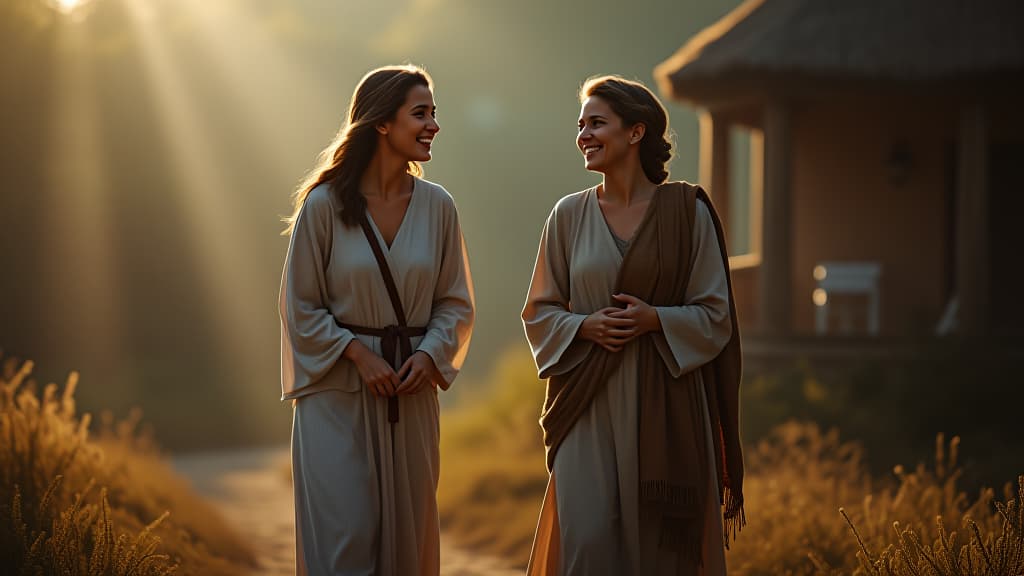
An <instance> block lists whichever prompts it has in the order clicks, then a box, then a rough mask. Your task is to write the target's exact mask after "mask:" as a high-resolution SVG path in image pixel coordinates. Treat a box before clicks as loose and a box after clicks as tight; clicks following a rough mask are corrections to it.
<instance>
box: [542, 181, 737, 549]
mask: <svg viewBox="0 0 1024 576" xmlns="http://www.w3.org/2000/svg"><path fill="white" fill-rule="evenodd" d="M698 198H699V199H700V200H701V201H703V202H704V203H705V204H707V207H708V209H709V211H710V212H711V216H712V219H713V220H714V223H715V231H716V233H717V236H718V243H719V246H720V247H721V252H722V259H723V262H724V264H725V270H726V275H727V276H728V271H729V265H728V255H727V252H726V246H725V237H724V234H723V229H722V224H721V221H720V220H719V218H718V215H717V213H716V212H715V210H714V207H713V206H712V204H711V200H710V198H708V196H707V194H706V193H705V192H704V190H703V189H701V188H700V187H699V186H694V185H691V184H688V183H685V182H673V183H669V184H664V185H662V186H660V187H659V188H658V189H657V190H656V192H655V194H654V197H653V198H652V199H651V202H652V203H653V204H652V206H650V207H649V208H648V210H647V214H646V216H645V217H644V220H643V221H642V222H641V224H640V227H639V229H638V230H637V233H636V235H635V236H634V239H633V241H632V243H631V244H630V247H629V249H628V250H627V252H626V254H625V256H624V257H623V261H622V267H621V268H620V269H619V273H618V277H617V280H616V286H617V292H621V293H625V294H632V295H633V296H636V297H638V298H640V299H641V300H643V301H644V302H646V303H648V304H650V305H651V306H679V305H682V304H684V295H685V291H686V287H687V285H688V284H689V276H690V269H691V262H690V253H691V244H692V236H693V234H692V230H693V219H694V214H695V208H696V204H695V203H696V201H697V199H698ZM728 282H729V312H730V316H731V322H732V336H731V338H730V340H729V342H728V343H727V344H726V346H725V348H724V349H723V350H722V352H721V353H720V354H719V355H718V356H717V357H716V358H715V359H714V360H713V361H711V362H709V363H708V364H705V365H704V366H702V367H701V368H700V371H701V375H702V380H703V382H704V393H705V396H706V398H707V403H708V412H709V414H710V417H711V422H710V429H711V431H712V435H713V438H712V440H713V445H714V448H715V462H716V464H717V469H718V473H719V475H718V488H719V494H720V495H721V503H722V504H723V505H724V506H725V542H726V546H728V543H729V540H730V537H732V538H735V536H736V532H737V531H738V530H739V528H741V527H742V526H743V524H745V523H746V518H745V517H744V513H743V489H742V482H743V454H742V451H741V448H740V435H739V381H740V371H741V357H740V337H739V327H738V325H737V322H736V307H735V304H734V303H733V297H732V279H731V278H729V279H728ZM638 346H639V355H638V372H639V373H638V374H637V381H638V382H639V384H640V391H639V394H640V430H639V447H638V448H639V456H640V469H639V474H640V493H641V521H642V522H655V523H657V526H658V527H659V530H658V533H659V534H660V541H659V545H660V546H662V547H666V548H670V549H673V550H676V551H678V552H679V553H680V554H681V555H682V556H683V557H686V558H690V559H695V560H697V561H698V562H699V559H700V549H701V541H702V539H703V534H702V532H703V522H702V521H701V520H702V514H703V510H705V503H706V498H707V497H708V495H707V494H706V492H707V490H706V486H707V480H706V479H707V474H708V472H707V468H706V464H707V462H708V454H707V450H706V446H707V438H706V428H705V422H704V415H703V413H702V411H701V410H700V405H701V404H700V397H699V395H698V394H699V390H698V389H697V387H696V385H694V382H695V380H696V378H695V375H694V372H690V373H687V374H683V375H681V376H680V377H679V378H673V377H672V376H671V374H670V373H669V371H668V368H667V367H666V366H665V363H664V361H662V359H661V358H660V356H659V353H658V351H657V349H656V347H655V343H654V336H653V335H652V334H649V335H644V336H642V337H641V338H640V339H639V340H638ZM620 360H621V357H620V356H619V355H618V354H613V353H610V352H608V351H607V350H605V349H604V348H601V347H600V346H594V347H592V348H591V350H590V352H589V353H588V355H587V357H586V358H585V359H584V360H583V362H582V363H580V364H579V365H578V366H576V367H575V368H574V369H572V370H571V371H569V372H568V373H566V374H561V375H556V376H552V377H551V378H550V379H548V385H547V394H546V398H545V400H544V410H543V412H542V414H541V419H540V424H541V427H542V428H543V430H544V445H545V447H546V449H547V466H548V470H551V469H552V467H553V465H554V458H555V452H556V451H557V449H558V446H559V445H560V444H561V442H562V440H563V439H565V437H566V435H567V434H568V433H569V430H570V429H571V428H572V426H573V424H574V423H575V422H576V420H577V419H578V418H579V417H580V415H582V414H583V412H584V411H585V410H586V409H587V408H588V406H589V405H590V402H591V401H592V400H593V398H594V396H595V395H596V394H597V391H598V390H599V389H600V387H601V386H603V385H604V384H605V382H607V381H608V378H609V377H610V376H611V374H612V373H613V372H614V371H615V369H616V368H617V367H618V365H619V362H620Z"/></svg>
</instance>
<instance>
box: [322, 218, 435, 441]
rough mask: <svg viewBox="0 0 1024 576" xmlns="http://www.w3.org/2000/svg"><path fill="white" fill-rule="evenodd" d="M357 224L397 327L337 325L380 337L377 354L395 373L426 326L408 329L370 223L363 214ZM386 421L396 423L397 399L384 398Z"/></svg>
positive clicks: (402, 309)
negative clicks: (382, 356) (393, 312)
mask: <svg viewBox="0 0 1024 576" xmlns="http://www.w3.org/2000/svg"><path fill="white" fill-rule="evenodd" d="M359 224H360V226H362V228H363V233H364V234H365V235H366V241H367V242H368V243H369V244H370V249H371V250H373V257H374V258H376V259H377V267H378V268H380V274H381V276H383V277H384V285H385V286H386V287H387V289H388V297H389V298H390V299H391V307H392V308H394V310H395V318H396V319H397V320H398V324H390V325H388V326H385V327H383V328H371V327H368V326H354V325H351V324H342V323H341V322H339V323H338V325H339V326H341V327H342V328H346V329H348V330H349V331H351V332H352V333H353V334H363V335H366V336H376V337H378V338H380V347H381V353H382V354H383V355H384V360H385V361H386V362H387V363H388V364H390V365H391V368H392V369H394V370H395V371H396V372H397V371H398V370H399V368H401V367H402V364H404V363H405V361H406V360H408V359H409V357H410V356H412V340H411V338H412V337H413V336H423V335H424V334H426V333H427V328H426V326H409V325H408V323H407V322H406V321H405V309H404V308H403V307H402V300H401V298H399V297H398V287H397V286H396V285H395V279H394V277H393V276H392V275H391V268H390V267H389V266H388V261H387V260H386V259H385V258H384V251H383V250H381V247H380V242H378V241H377V235H376V234H374V233H373V228H370V221H369V219H368V218H367V217H366V214H365V213H364V214H363V217H362V218H361V219H360V221H359ZM398 352H401V356H399V355H397V353H398ZM388 422H390V423H392V424H394V423H395V422H398V397H397V396H389V397H388Z"/></svg>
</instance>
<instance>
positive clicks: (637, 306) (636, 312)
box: [609, 294, 661, 337]
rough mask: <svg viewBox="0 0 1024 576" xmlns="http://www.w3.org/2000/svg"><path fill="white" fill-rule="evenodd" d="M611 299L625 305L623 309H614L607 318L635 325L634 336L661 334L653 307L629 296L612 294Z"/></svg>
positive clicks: (659, 323)
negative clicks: (628, 321)
mask: <svg viewBox="0 0 1024 576" xmlns="http://www.w3.org/2000/svg"><path fill="white" fill-rule="evenodd" d="M612 298H614V299H616V300H618V301H619V302H623V303H625V304H626V307H625V308H616V309H615V311H614V312H612V313H610V314H609V316H611V317H612V318H617V319H628V320H632V321H633V322H635V323H636V334H635V335H634V337H636V336H641V335H643V334H647V333H648V332H661V318H659V317H658V311H657V310H655V309H654V307H653V306H651V305H649V304H648V303H646V302H644V301H643V300H641V299H639V298H637V297H636V296H630V295H629V294H612Z"/></svg>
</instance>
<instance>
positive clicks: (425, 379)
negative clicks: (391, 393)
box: [396, 350, 441, 396]
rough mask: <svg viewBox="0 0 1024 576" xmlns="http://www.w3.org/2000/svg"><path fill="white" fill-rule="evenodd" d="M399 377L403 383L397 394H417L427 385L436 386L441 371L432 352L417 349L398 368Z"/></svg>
mask: <svg viewBox="0 0 1024 576" xmlns="http://www.w3.org/2000/svg"><path fill="white" fill-rule="evenodd" d="M398 377H399V379H401V385H400V386H399V387H398V390H397V391H396V394H398V395H399V396H402V395H412V394H416V393H418V392H420V391H421V390H424V389H426V387H427V386H433V387H435V388H436V387H437V382H438V380H440V378H441V373H440V372H438V371H437V366H434V359H433V358H431V357H430V354H427V353H426V352H424V351H422V350H417V351H415V352H413V353H412V356H409V359H408V360H406V361H405V364H402V367H401V368H399V369H398Z"/></svg>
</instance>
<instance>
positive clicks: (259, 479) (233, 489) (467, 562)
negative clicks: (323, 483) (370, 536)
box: [172, 447, 522, 576]
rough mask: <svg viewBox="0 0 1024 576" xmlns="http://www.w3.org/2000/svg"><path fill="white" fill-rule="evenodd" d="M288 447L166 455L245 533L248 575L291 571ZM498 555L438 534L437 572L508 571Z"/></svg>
mask: <svg viewBox="0 0 1024 576" xmlns="http://www.w3.org/2000/svg"><path fill="white" fill-rule="evenodd" d="M287 461H288V448H287V447H282V448H277V449H260V450H236V451H229V452H207V453H199V454H187V455H180V456H175V457H173V458H172V462H173V464H174V468H175V469H176V470H178V471H179V472H180V473H182V474H183V475H184V476H185V477H187V478H189V479H190V480H191V481H192V485H193V486H194V487H195V489H196V490H197V491H198V492H199V493H200V494H202V495H203V496H205V497H206V498H208V499H209V500H210V501H211V502H213V503H214V505H216V506H217V508H218V509H219V510H220V511H221V513H222V514H223V515H224V517H225V518H226V519H227V520H228V522H230V523H231V524H232V525H233V526H234V527H235V529H236V530H238V532H239V533H240V534H242V535H243V536H245V537H247V538H248V539H249V541H250V542H251V543H252V548H253V549H254V550H256V552H257V555H258V556H259V560H260V563H261V565H262V568H261V569H260V570H259V571H258V572H255V573H254V574H253V576H285V575H292V574H294V561H295V542H294V537H295V521H294V509H293V507H292V506H293V504H292V493H291V485H290V484H289V483H288V480H287V476H286V474H287V467H286V466H287V464H286V463H287ZM504 566H505V565H504V564H503V563H502V562H501V561H500V560H498V559H495V558H489V557H484V556H479V555H477V554H473V553H471V552H468V551H466V550H462V549H460V548H458V547H456V546H455V545H454V544H453V543H452V542H451V539H450V538H448V537H446V536H445V535H444V534H442V535H441V574H443V575H445V576H512V575H514V574H521V573H522V572H521V571H518V570H510V569H508V568H505V567H504Z"/></svg>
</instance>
